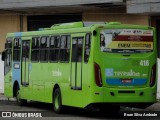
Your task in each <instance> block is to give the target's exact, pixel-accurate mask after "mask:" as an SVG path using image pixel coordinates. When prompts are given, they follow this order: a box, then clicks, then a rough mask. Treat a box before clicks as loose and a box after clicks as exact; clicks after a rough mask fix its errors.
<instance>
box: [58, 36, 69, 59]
mask: <svg viewBox="0 0 160 120" xmlns="http://www.w3.org/2000/svg"><path fill="white" fill-rule="evenodd" d="M70 38H71V37H70V36H69V35H62V36H61V44H60V61H61V62H69V56H70Z"/></svg>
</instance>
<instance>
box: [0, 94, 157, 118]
mask: <svg viewBox="0 0 160 120" xmlns="http://www.w3.org/2000/svg"><path fill="white" fill-rule="evenodd" d="M2 112H3V113H2ZM6 112H9V114H11V117H6ZM144 113H146V114H148V113H151V114H152V115H155V114H157V116H159V117H157V116H150V117H149V118H151V119H160V103H159V102H157V103H155V104H153V105H151V106H150V107H148V108H146V109H136V108H127V107H121V109H120V112H119V113H118V114H107V112H106V113H105V114H104V113H100V112H99V111H97V110H84V109H78V108H71V107H67V108H66V111H65V113H63V114H56V113H55V112H54V111H53V109H52V104H46V103H40V102H32V101H31V102H28V104H27V105H26V106H18V105H17V103H16V99H14V98H10V99H8V98H6V97H4V96H3V95H0V120H10V119H12V120H19V119H21V120H22V119H27V120H36V119H37V120H50V119H51V120H75V119H76V120H86V119H87V120H90V119H96V120H99V119H107V120H113V119H122V120H123V119H126V120H127V119H146V118H148V117H144V116H143V117H142V116H141V114H142V115H143V114H144ZM2 114H3V117H2ZM36 115H37V117H38V118H36ZM22 116H23V118H21V117H22Z"/></svg>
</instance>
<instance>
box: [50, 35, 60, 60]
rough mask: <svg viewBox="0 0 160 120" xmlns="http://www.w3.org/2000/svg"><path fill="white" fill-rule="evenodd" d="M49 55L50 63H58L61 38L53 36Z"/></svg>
mask: <svg viewBox="0 0 160 120" xmlns="http://www.w3.org/2000/svg"><path fill="white" fill-rule="evenodd" d="M49 53H50V54H49V59H50V62H57V61H58V55H59V36H51V39H50V52H49Z"/></svg>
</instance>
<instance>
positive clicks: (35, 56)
mask: <svg viewBox="0 0 160 120" xmlns="http://www.w3.org/2000/svg"><path fill="white" fill-rule="evenodd" d="M39 48H40V37H34V38H32V52H31V60H32V61H34V62H38V61H39V55H40V54H39V53H40V52H39Z"/></svg>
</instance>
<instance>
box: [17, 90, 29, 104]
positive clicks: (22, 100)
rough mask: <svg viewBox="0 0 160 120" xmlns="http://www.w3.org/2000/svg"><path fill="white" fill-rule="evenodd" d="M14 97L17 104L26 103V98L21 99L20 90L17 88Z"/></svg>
mask: <svg viewBox="0 0 160 120" xmlns="http://www.w3.org/2000/svg"><path fill="white" fill-rule="evenodd" d="M16 99H17V104H18V105H20V106H23V105H26V104H27V100H24V99H21V97H20V90H17V93H16Z"/></svg>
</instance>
